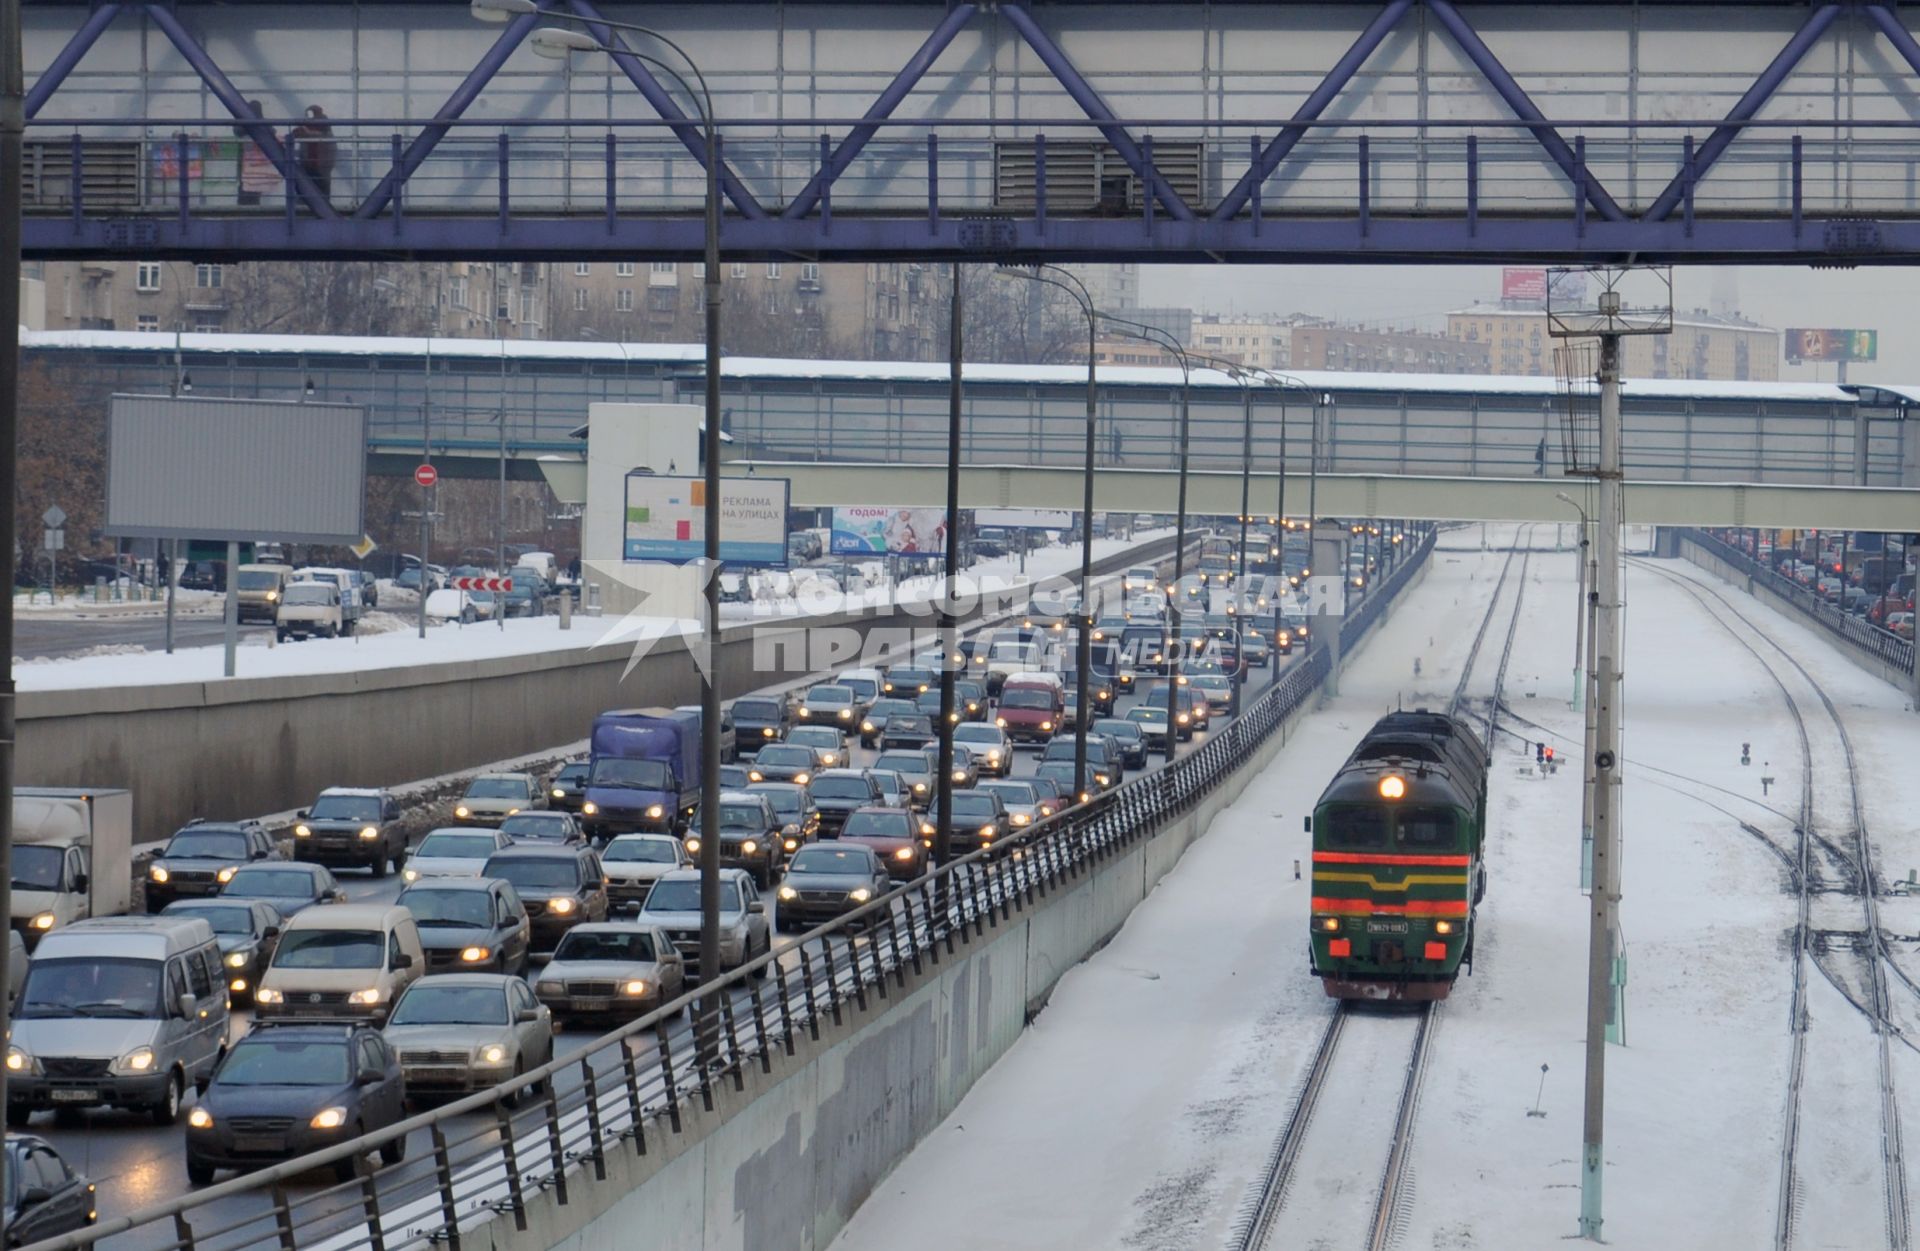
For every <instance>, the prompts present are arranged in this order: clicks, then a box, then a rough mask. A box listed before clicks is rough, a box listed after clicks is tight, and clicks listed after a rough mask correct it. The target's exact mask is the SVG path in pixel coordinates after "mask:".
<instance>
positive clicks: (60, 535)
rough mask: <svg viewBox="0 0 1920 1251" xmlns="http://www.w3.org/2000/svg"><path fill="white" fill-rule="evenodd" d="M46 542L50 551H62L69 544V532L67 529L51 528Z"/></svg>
mask: <svg viewBox="0 0 1920 1251" xmlns="http://www.w3.org/2000/svg"><path fill="white" fill-rule="evenodd" d="M45 543H46V545H47V550H48V551H50V552H57V551H61V550H62V549H64V548H65V547H66V546H67V532H66V531H65V530H56V529H52V528H49V529H48V530H47V533H46V539H45Z"/></svg>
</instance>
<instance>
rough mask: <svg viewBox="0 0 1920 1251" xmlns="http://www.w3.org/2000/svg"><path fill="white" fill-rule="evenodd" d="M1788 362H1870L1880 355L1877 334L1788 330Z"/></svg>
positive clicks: (1870, 332)
mask: <svg viewBox="0 0 1920 1251" xmlns="http://www.w3.org/2000/svg"><path fill="white" fill-rule="evenodd" d="M1786 347H1787V361H1788V363H1789V364H1794V365H1798V364H1800V363H1801V362H1802V361H1870V360H1874V359H1876V358H1878V357H1879V355H1880V332H1879V331H1878V330H1789V331H1787V342H1786Z"/></svg>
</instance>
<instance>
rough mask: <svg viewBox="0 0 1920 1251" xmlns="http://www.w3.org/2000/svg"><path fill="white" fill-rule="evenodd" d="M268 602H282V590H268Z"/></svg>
mask: <svg viewBox="0 0 1920 1251" xmlns="http://www.w3.org/2000/svg"><path fill="white" fill-rule="evenodd" d="M267 602H268V603H269V604H277V603H279V602H280V592H278V591H268V592H267Z"/></svg>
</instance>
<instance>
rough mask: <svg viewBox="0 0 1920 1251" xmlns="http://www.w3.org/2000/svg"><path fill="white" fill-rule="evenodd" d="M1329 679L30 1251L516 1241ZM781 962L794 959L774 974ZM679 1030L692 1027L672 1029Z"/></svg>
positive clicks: (1311, 678)
mask: <svg viewBox="0 0 1920 1251" xmlns="http://www.w3.org/2000/svg"><path fill="white" fill-rule="evenodd" d="M1433 543H1434V537H1433V532H1432V531H1429V532H1427V533H1426V534H1425V535H1423V536H1422V537H1421V539H1420V541H1419V542H1417V543H1416V544H1414V545H1413V549H1412V550H1411V551H1410V552H1408V553H1407V555H1406V558H1405V559H1403V560H1402V561H1401V562H1400V563H1399V565H1398V566H1397V567H1396V568H1395V569H1394V570H1393V572H1392V573H1391V574H1389V575H1388V576H1387V577H1386V578H1385V579H1384V580H1383V581H1382V582H1381V583H1380V585H1379V587H1378V588H1377V590H1376V593H1375V594H1373V595H1370V596H1368V597H1367V599H1366V601H1364V602H1363V603H1362V605H1361V606H1360V608H1359V609H1358V610H1357V611H1356V612H1354V613H1353V614H1352V615H1351V616H1350V617H1349V619H1348V620H1347V621H1346V623H1345V624H1344V625H1343V627H1342V631H1341V643H1342V646H1343V648H1349V647H1351V646H1353V645H1354V644H1355V643H1357V642H1358V641H1359V639H1360V637H1361V636H1362V635H1363V634H1364V633H1365V632H1366V631H1367V629H1369V628H1370V627H1371V626H1372V624H1373V623H1374V622H1376V621H1377V620H1379V618H1380V617H1381V615H1382V614H1383V613H1384V611H1385V606H1386V604H1387V603H1389V602H1390V601H1391V600H1392V599H1393V598H1394V597H1395V596H1396V595H1397V594H1398V593H1399V591H1400V590H1401V589H1402V588H1403V587H1404V586H1405V585H1406V584H1407V583H1408V581H1410V580H1411V578H1412V576H1413V574H1414V573H1415V572H1416V571H1417V570H1418V569H1419V567H1420V566H1421V564H1422V563H1423V562H1424V561H1425V560H1426V559H1427V557H1428V554H1429V553H1430V552H1431V551H1432V549H1433ZM1327 667H1328V660H1327V651H1326V650H1325V649H1324V648H1315V650H1314V651H1313V653H1312V655H1311V656H1309V657H1308V659H1307V661H1306V663H1305V664H1302V665H1300V666H1298V667H1297V668H1294V669H1291V670H1289V671H1288V672H1287V673H1286V674H1285V675H1284V676H1283V677H1282V678H1280V680H1279V681H1278V682H1276V683H1275V684H1274V685H1273V686H1271V687H1269V688H1268V689H1267V690H1266V691H1265V692H1264V693H1263V694H1261V695H1260V696H1259V697H1258V698H1257V699H1255V700H1254V701H1253V702H1252V703H1251V704H1250V705H1249V706H1248V708H1247V711H1246V713H1245V714H1244V715H1243V716H1241V717H1239V718H1237V719H1235V720H1234V721H1232V722H1230V723H1228V724H1227V725H1226V726H1225V727H1224V728H1223V729H1221V730H1220V731H1219V732H1217V733H1215V734H1213V735H1210V736H1209V738H1208V741H1207V742H1206V743H1204V744H1202V745H1201V747H1200V748H1199V749H1198V750H1197V751H1195V752H1193V753H1192V754H1191V755H1189V756H1187V757H1185V758H1184V759H1181V760H1177V761H1175V762H1174V763H1173V764H1171V765H1169V766H1167V767H1166V768H1164V769H1161V770H1159V771H1157V772H1154V773H1151V774H1147V775H1145V776H1142V777H1140V778H1137V779H1135V780H1134V781H1132V782H1129V783H1126V784H1124V785H1122V786H1120V787H1118V788H1116V789H1114V790H1112V791H1109V792H1107V793H1106V794H1104V795H1102V796H1099V797H1097V798H1096V799H1094V800H1093V801H1092V802H1091V803H1089V804H1087V805H1084V806H1083V807H1081V808H1078V809H1074V810H1071V811H1069V812H1066V813H1063V814H1061V815H1060V816H1059V817H1055V818H1053V819H1052V820H1051V821H1047V822H1044V823H1042V824H1041V825H1039V826H1036V827H1034V828H1033V829H1031V830H1028V831H1026V832H1023V833H1022V834H1020V835H1018V836H1015V837H1013V838H1010V839H1008V840H1006V841H1005V842H1003V843H1002V844H1001V845H999V846H997V847H995V848H992V849H990V850H983V851H979V852H975V853H973V854H971V855H969V856H966V857H964V858H962V859H959V860H956V861H953V862H950V863H948V864H946V865H943V866H941V867H940V868H939V869H937V870H936V871H935V872H934V873H932V874H930V875H928V876H926V877H923V878H921V879H919V880H917V881H915V882H912V883H909V884H907V885H904V886H902V887H900V888H898V889H896V890H895V891H893V892H892V893H891V894H888V895H885V896H882V897H881V898H879V899H876V900H873V901H871V902H869V903H867V904H866V905H864V906H863V907H861V908H860V909H858V910H857V911H855V912H852V913H849V914H848V915H846V916H844V917H842V918H840V919H839V920H837V921H834V922H831V923H829V924H827V925H824V926H820V927H818V928H816V929H814V930H812V931H810V932H808V933H807V934H805V935H803V936H802V937H800V938H799V939H797V940H796V941H795V942H793V943H792V944H789V945H785V946H782V947H779V948H776V949H775V950H774V951H772V952H770V953H768V954H767V955H764V956H761V957H760V958H758V959H756V960H753V961H751V962H749V963H747V964H745V965H743V966H741V967H740V968H739V969H736V970H735V971H734V972H732V973H730V974H728V975H726V976H725V977H722V978H720V979H718V980H716V981H714V982H711V983H707V984H705V985H702V986H700V987H697V988H695V989H693V990H690V991H688V992H687V993H686V994H683V995H682V996H680V998H678V999H676V1000H674V1001H673V1002H672V1003H669V1004H667V1005H665V1006H664V1007H662V1008H661V1009H660V1010H658V1011H656V1012H653V1013H651V1014H649V1015H647V1016H645V1017H642V1018H641V1019H639V1020H637V1021H634V1022H632V1023H631V1024H629V1025H627V1026H625V1027H623V1028H621V1029H619V1030H616V1031H614V1032H612V1033H610V1034H608V1035H606V1036H605V1037H604V1038H602V1039H600V1040H599V1041H598V1042H597V1043H596V1044H595V1045H593V1046H592V1047H590V1048H588V1049H586V1050H584V1051H580V1052H576V1053H574V1054H572V1055H569V1056H567V1057H565V1058H564V1059H557V1060H555V1061H553V1062H552V1063H549V1064H547V1065H544V1066H542V1067H541V1068H538V1069H534V1070H531V1071H529V1072H527V1073H524V1074H521V1075H520V1076H518V1077H517V1078H515V1079H513V1080H512V1081H510V1082H507V1083H504V1084H502V1085H501V1086H498V1087H495V1088H493V1089H490V1090H486V1091H483V1092H480V1093H477V1094H474V1095H470V1096H468V1097H466V1098H463V1099H460V1100H458V1101H455V1102H452V1103H448V1104H446V1105H444V1106H441V1107H438V1108H435V1109H433V1110H432V1111H429V1112H424V1113H422V1114H420V1115H417V1116H414V1117H411V1118H409V1119H407V1120H405V1121H402V1122H400V1123H398V1124H396V1125H394V1126H392V1127H390V1128H388V1129H385V1130H381V1131H378V1132H375V1133H372V1134H367V1135H365V1136H363V1137H360V1138H355V1139H352V1140H350V1141H346V1142H342V1143H340V1144H339V1145H337V1146H334V1147H331V1148H328V1149H327V1150H325V1151H319V1152H315V1153H313V1154H310V1155H306V1156H303V1157H300V1158H299V1159H296V1160H290V1161H287V1162H285V1163H282V1164H278V1165H274V1166H272V1167H270V1168H267V1169H263V1170H261V1171H259V1172H255V1173H251V1174H248V1175H246V1176H243V1177H239V1178H236V1179H234V1180H232V1181H228V1182H224V1183H221V1184H219V1185H215V1186H210V1187H207V1188H204V1189H201V1190H197V1191H195V1192H194V1193H192V1194H190V1195H186V1196H183V1197H181V1198H178V1199H172V1200H169V1201H167V1202H165V1203H161V1204H155V1205H152V1206H150V1207H147V1208H145V1209H142V1210H140V1211H138V1212H134V1213H132V1214H130V1215H127V1216H123V1217H118V1218H114V1219H109V1220H105V1221H102V1222H100V1223H99V1224H98V1225H96V1226H93V1227H91V1228H89V1229H85V1230H82V1231H79V1232H76V1233H73V1234H68V1235H65V1236H62V1237H59V1238H54V1239H48V1240H45V1241H43V1242H39V1243H35V1244H32V1247H31V1248H30V1251H74V1249H77V1248H83V1247H91V1246H94V1245H95V1244H97V1243H101V1242H104V1241H108V1240H111V1241H112V1242H113V1244H114V1245H116V1246H118V1245H138V1246H140V1247H142V1248H162V1249H179V1251H237V1249H238V1248H241V1247H249V1248H251V1247H260V1246H270V1247H278V1248H280V1249H281V1251H302V1249H305V1248H313V1249H319V1248H325V1249H326V1251H354V1249H357V1248H362V1247H364V1248H369V1249H370V1251H402V1249H403V1248H415V1247H420V1248H424V1247H430V1246H435V1245H437V1244H441V1243H444V1244H445V1245H446V1246H447V1247H449V1248H451V1249H452V1251H459V1248H460V1246H461V1228H460V1227H461V1223H462V1222H463V1221H466V1222H471V1221H472V1220H473V1219H475V1217H476V1216H479V1215H481V1214H482V1213H491V1214H493V1215H495V1216H508V1217H511V1218H512V1219H514V1220H515V1221H516V1223H517V1224H518V1226H519V1228H521V1229H523V1230H524V1229H525V1228H526V1200H527V1196H528V1195H529V1194H532V1193H536V1192H540V1191H545V1190H551V1191H552V1192H553V1193H554V1195H555V1198H556V1199H557V1200H558V1201H559V1202H561V1203H563V1204H564V1203H566V1202H567V1200H568V1193H569V1186H570V1185H579V1184H583V1183H585V1184H591V1181H593V1180H605V1178H606V1160H607V1155H608V1153H609V1152H611V1151H614V1150H619V1149H622V1148H623V1147H624V1146H626V1145H627V1144H631V1146H632V1149H633V1150H634V1151H636V1152H638V1153H641V1154H645V1153H647V1152H648V1151H650V1150H654V1149H656V1148H655V1146H654V1144H656V1143H657V1142H659V1141H660V1140H661V1139H662V1137H663V1136H666V1135H675V1134H679V1133H682V1132H684V1117H685V1114H686V1112H687V1111H688V1110H689V1109H690V1108H693V1107H696V1106H697V1107H698V1108H701V1109H704V1110H706V1111H711V1110H712V1109H713V1107H714V1102H715V1094H716V1093H717V1092H718V1091H719V1090H720V1088H721V1087H722V1086H723V1085H725V1084H729V1083H730V1084H731V1085H732V1086H733V1087H734V1089H735V1090H740V1089H743V1088H744V1086H745V1074H746V1071H747V1069H748V1068H749V1067H753V1066H758V1067H759V1068H760V1070H761V1071H762V1072H770V1071H771V1068H772V1057H773V1053H774V1052H775V1051H776V1050H784V1051H785V1052H786V1053H787V1054H788V1055H792V1054H793V1053H794V1050H795V1045H796V1043H797V1042H799V1041H801V1039H802V1038H803V1037H805V1038H808V1039H811V1040H816V1041H817V1040H818V1039H819V1037H820V1031H821V1027H822V1025H828V1026H829V1027H831V1026H837V1025H839V1024H840V1023H841V1022H842V1021H843V1019H844V1018H845V1016H846V1014H847V1012H848V1011H849V1005H852V1007H853V1008H857V1009H858V1010H859V1011H862V1012H864V1011H866V1010H867V1009H868V1007H869V1006H870V1005H872V1004H874V1003H876V1002H884V1001H886V1000H888V999H889V998H890V997H891V996H892V995H894V994H895V993H898V992H900V991H902V990H904V989H905V987H906V984H907V982H906V977H907V969H908V967H909V966H911V967H912V969H913V971H914V973H915V974H916V975H918V974H920V973H922V972H923V971H924V970H925V969H926V968H927V967H929V966H932V967H938V966H939V964H940V962H941V961H942V960H943V959H950V958H953V957H955V956H957V955H958V954H959V953H960V952H961V951H962V949H964V948H966V947H969V946H971V945H972V944H974V943H976V942H990V941H992V940H993V937H994V936H995V931H997V930H998V929H999V927H1000V926H1001V925H1002V924H1003V923H1009V922H1011V921H1012V919H1013V917H1014V915H1015V913H1017V912H1023V911H1024V910H1025V909H1026V908H1027V907H1029V906H1031V905H1033V904H1034V903H1035V902H1036V901H1037V900H1041V899H1044V898H1045V897H1046V896H1047V895H1048V894H1049V893H1050V892H1052V891H1053V890H1055V889H1058V888H1061V887H1065V886H1069V885H1070V884H1072V883H1074V882H1076V881H1077V880H1078V879H1080V878H1081V877H1082V876H1083V875H1085V874H1089V873H1097V872H1099V871H1100V868H1101V866H1102V865H1103V864H1104V863H1105V862H1107V861H1108V860H1111V859H1113V858H1114V857H1115V856H1117V855H1119V854H1121V853H1123V852H1125V851H1126V850H1128V849H1129V848H1131V847H1132V846H1134V845H1135V844H1137V843H1139V842H1141V841H1142V840H1144V839H1146V838H1148V837H1149V836H1151V835H1152V834H1153V833H1154V832H1155V831H1156V830H1158V829H1159V828H1160V827H1161V826H1162V825H1163V824H1164V823H1165V822H1167V821H1168V820H1170V819H1172V818H1175V817H1178V816H1180V815H1182V814H1184V813H1186V812H1187V811H1189V810H1190V809H1192V808H1193V807H1194V806H1195V805H1196V804H1198V803H1199V802H1200V800H1201V798H1202V797H1203V796H1204V795H1205V794H1206V793H1207V792H1208V791H1210V790H1211V789H1212V788H1213V787H1214V786H1216V785H1218V784H1219V782H1220V781H1221V780H1222V779H1224V778H1225V777H1226V776H1228V775H1229V774H1230V773H1232V772H1233V771H1234V770H1235V769H1237V768H1239V767H1240V766H1241V765H1242V764H1243V763H1245V761H1246V759H1247V758H1248V756H1249V754H1250V753H1251V752H1252V750H1253V749H1254V748H1255V747H1256V746H1258V745H1259V744H1260V743H1261V742H1263V741H1264V740H1265V739H1267V738H1268V737H1269V736H1271V735H1272V734H1273V733H1274V732H1275V731H1276V730H1277V729H1278V728H1279V727H1280V726H1281V724H1282V723H1283V722H1284V721H1285V720H1286V718H1287V717H1288V716H1289V715H1290V714H1291V713H1293V712H1294V711H1295V710H1296V709H1298V708H1299V707H1300V706H1301V704H1302V703H1303V702H1304V701H1305V700H1306V699H1307V698H1308V697H1309V696H1310V695H1311V694H1312V692H1313V691H1314V690H1315V689H1316V688H1317V687H1318V686H1319V685H1320V683H1321V681H1322V680H1323V679H1324V678H1325V676H1326V673H1327ZM790 953H792V954H794V955H796V956H797V959H783V957H787V956H789V954H790ZM703 1004H705V1005H706V1006H705V1007H704V1008H703V1006H702V1005H703ZM688 1014H690V1015H691V1016H692V1022H691V1025H690V1026H683V1025H681V1018H682V1017H683V1015H688ZM529 1092H531V1093H529ZM515 1093H518V1094H519V1095H520V1096H521V1097H519V1098H513V1097H512V1096H513V1095H514V1094H515ZM473 1114H479V1115H477V1116H475V1115H473ZM468 1117H471V1119H469V1120H466V1121H464V1122H462V1121H461V1120H460V1118H468ZM420 1130H425V1131H426V1132H427V1134H428V1136H429V1140H430V1143H431V1158H430V1160H428V1161H424V1162H423V1161H403V1162H401V1163H397V1164H391V1165H387V1166H385V1167H382V1168H379V1169H374V1168H372V1167H371V1166H370V1163H369V1160H368V1156H369V1153H371V1152H373V1151H374V1150H376V1149H377V1148H379V1147H380V1146H381V1145H383V1144H392V1143H394V1142H396V1141H400V1142H405V1141H406V1140H407V1139H408V1138H409V1137H410V1136H411V1135H412V1134H414V1133H415V1132H416V1131H420ZM348 1161H351V1167H352V1169H353V1171H354V1173H355V1177H354V1179H353V1180H351V1181H345V1182H341V1183H339V1184H336V1185H333V1186H329V1187H326V1188H324V1189H321V1190H318V1191H315V1192H312V1193H309V1194H303V1195H300V1196H298V1197H295V1196H293V1195H290V1194H289V1193H288V1189H287V1182H288V1181H289V1180H290V1179H293V1178H295V1177H299V1176H302V1175H306V1174H311V1173H313V1172H315V1171H316V1170H320V1169H324V1168H327V1167H329V1166H334V1165H337V1164H341V1163H344V1162H348ZM576 1169H577V1170H578V1171H576ZM588 1169H591V1170H592V1171H591V1173H588V1172H587V1171H586V1170H588ZM235 1199H257V1200H259V1202H258V1203H257V1204H248V1205H247V1208H248V1210H246V1211H245V1212H243V1213H238V1214H236V1213H235V1212H233V1211H231V1210H225V1209H224V1205H227V1204H228V1201H230V1200H235Z"/></svg>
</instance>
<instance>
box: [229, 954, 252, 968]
mask: <svg viewBox="0 0 1920 1251" xmlns="http://www.w3.org/2000/svg"><path fill="white" fill-rule="evenodd" d="M227 967H228V968H230V969H244V968H246V967H247V953H246V952H244V951H236V952H234V953H233V954H231V955H229V956H228V957H227Z"/></svg>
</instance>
